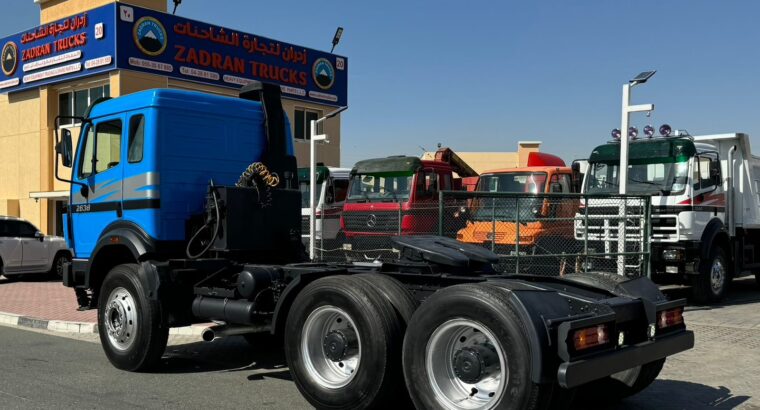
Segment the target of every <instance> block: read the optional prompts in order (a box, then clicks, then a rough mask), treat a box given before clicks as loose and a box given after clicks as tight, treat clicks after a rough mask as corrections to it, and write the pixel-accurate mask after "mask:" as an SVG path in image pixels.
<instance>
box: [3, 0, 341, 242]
mask: <svg viewBox="0 0 760 410" xmlns="http://www.w3.org/2000/svg"><path fill="white" fill-rule="evenodd" d="M114 1H115V0H35V2H36V3H39V4H40V23H41V24H44V23H47V22H50V21H54V20H58V19H60V18H63V17H67V16H70V15H74V14H78V13H81V12H82V11H84V10H89V9H92V8H95V7H100V6H102V5H105V4H108V3H112V2H114ZM126 3H129V4H133V5H137V6H142V7H148V8H152V9H156V10H160V11H166V8H167V1H166V0H128V1H126ZM101 84H109V85H110V93H111V97H118V96H120V95H126V94H130V93H134V92H138V91H142V90H147V89H152V88H182V89H188V90H196V91H202V92H209V93H215V94H222V95H229V96H237V91H236V90H233V89H230V88H223V87H215V86H210V85H204V84H199V83H194V82H188V81H181V80H175V79H170V78H168V77H165V76H160V75H153V74H147V73H139V72H133V71H128V70H120V71H114V72H111V73H109V74H105V75H103V74H101V75H98V76H94V77H88V78H83V79H78V80H75V81H72V82H69V83H63V84H56V85H51V86H44V87H41V88H39V89H35V90H29V91H23V92H19V93H14V94H10V95H9V94H0V215H12V216H19V217H21V218H24V219H27V220H29V221H30V222H32V223H33V224H35V225H36V226H37V227H38V228H40V229H41V230H42V231H43V232H44V233H52V232H54V229H55V201H54V200H52V199H51V200H48V199H39V200H35V199H32V198H30V196H29V195H30V193H31V192H51V191H61V192H62V191H68V190H69V184H67V183H65V182H61V181H58V180H56V179H55V161H57V160H58V159H57V156H56V155H55V153H54V135H55V134H54V131H55V117H56V116H57V115H58V113H59V107H58V105H59V102H58V101H59V94H60V93H65V92H70V91H74V90H78V89H84V88H90V87H93V86H96V85H101ZM283 108H284V109H285V111H286V113H287V114H288V116H289V118H290V119H291V121H292V120H293V118H294V111H295V109H296V108H306V109H311V110H316V111H319V112H321V113H322V114H327V113H329V112H330V111H332V110H333V109H334V107H331V106H322V105H319V104H314V103H306V102H300V101H294V100H287V99H284V100H283ZM68 128H69V129H70V131H71V133H72V136H73V142H74V150H76V143H77V140H78V137H79V131H80V129H79V127H76V126H70V127H68ZM323 130H324V132H325V133H327V134H328V136H329V137H330V143H329V144H319V145H318V146H317V161H318V162H323V163H325V164H326V165H331V166H338V165H339V164H340V117H339V116H338V117H336V118H333V119H330V120H328V121H327V122H326V123H325V124H324V126H323ZM291 132H294V129H293V125H292V124H291ZM295 151H296V157H297V159H298V164H299V166H307V165H308V161H309V144H308V140H305V141H297V142H295ZM241 171H242V170H241ZM59 172H60V175H61V176H62V177H65V178H68V177H70V176H71V169H69V168H64V167H62V165H61V164H60V163H59Z"/></svg>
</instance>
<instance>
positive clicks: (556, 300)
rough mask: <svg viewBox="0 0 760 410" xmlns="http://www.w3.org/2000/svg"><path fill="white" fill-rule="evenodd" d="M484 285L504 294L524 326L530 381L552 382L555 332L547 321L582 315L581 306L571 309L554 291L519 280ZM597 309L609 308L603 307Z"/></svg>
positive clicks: (554, 364)
mask: <svg viewBox="0 0 760 410" xmlns="http://www.w3.org/2000/svg"><path fill="white" fill-rule="evenodd" d="M488 283H489V284H493V285H496V286H498V287H500V288H502V289H504V290H505V291H506V292H507V294H508V297H507V299H508V301H509V304H510V307H511V308H512V309H513V310H514V311H515V313H517V315H518V317H519V318H520V320H521V321H522V323H523V324H524V325H525V332H526V334H527V336H528V339H529V341H528V346H529V348H530V355H531V372H530V373H531V374H530V377H531V380H532V381H533V382H534V383H553V382H555V381H556V379H557V366H559V360H558V359H557V354H556V351H557V347H556V346H553V344H554V340H555V334H556V330H554V331H552V330H550V327H549V326H547V322H549V323H551V322H552V321H557V322H558V321H561V320H566V319H569V318H572V317H576V316H577V315H579V314H581V313H582V312H581V306H582V305H585V304H583V303H578V305H577V306H574V305H573V303H569V302H568V299H567V298H565V297H564V296H562V295H560V293H559V292H557V291H555V290H547V289H545V288H539V287H536V286H534V285H532V284H530V283H527V282H523V281H517V280H510V279H495V280H489V281H488ZM601 308H602V309H604V308H607V309H610V308H608V307H604V306H603V307H601ZM610 311H612V309H610ZM604 313H606V312H604Z"/></svg>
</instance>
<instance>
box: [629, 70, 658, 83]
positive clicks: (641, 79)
mask: <svg viewBox="0 0 760 410" xmlns="http://www.w3.org/2000/svg"><path fill="white" fill-rule="evenodd" d="M656 72H657V71H644V72H642V73H640V74H639V75H637V76H636V77H634V78H633V80H631V81H630V82H632V83H643V82H645V81H646V80H648V79H649V77H651V76H653V75H654V73H656Z"/></svg>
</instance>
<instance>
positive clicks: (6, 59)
mask: <svg viewBox="0 0 760 410" xmlns="http://www.w3.org/2000/svg"><path fill="white" fill-rule="evenodd" d="M0 65H1V66H2V67H3V74H5V75H7V76H8V77H10V76H12V75H13V74H15V73H16V69H17V68H18V46H17V45H16V43H14V42H12V41H9V42H7V43H5V45H4V46H3V52H2V53H1V54H0Z"/></svg>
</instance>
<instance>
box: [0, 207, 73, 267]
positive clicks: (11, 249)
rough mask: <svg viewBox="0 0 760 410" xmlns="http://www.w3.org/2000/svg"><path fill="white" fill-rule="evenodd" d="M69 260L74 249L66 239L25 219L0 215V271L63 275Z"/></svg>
mask: <svg viewBox="0 0 760 410" xmlns="http://www.w3.org/2000/svg"><path fill="white" fill-rule="evenodd" d="M68 261H71V251H70V250H69V249H68V248H67V247H66V241H65V240H64V239H63V238H61V237H58V236H49V235H44V234H43V233H42V232H40V230H39V229H37V227H35V226H34V225H32V224H31V223H29V222H27V221H25V220H23V219H19V218H15V217H11V216H0V274H3V275H4V276H5V277H6V278H9V277H13V276H16V275H22V274H28V273H43V272H50V273H51V274H55V275H56V276H57V277H61V276H62V274H63V264H64V262H68Z"/></svg>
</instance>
